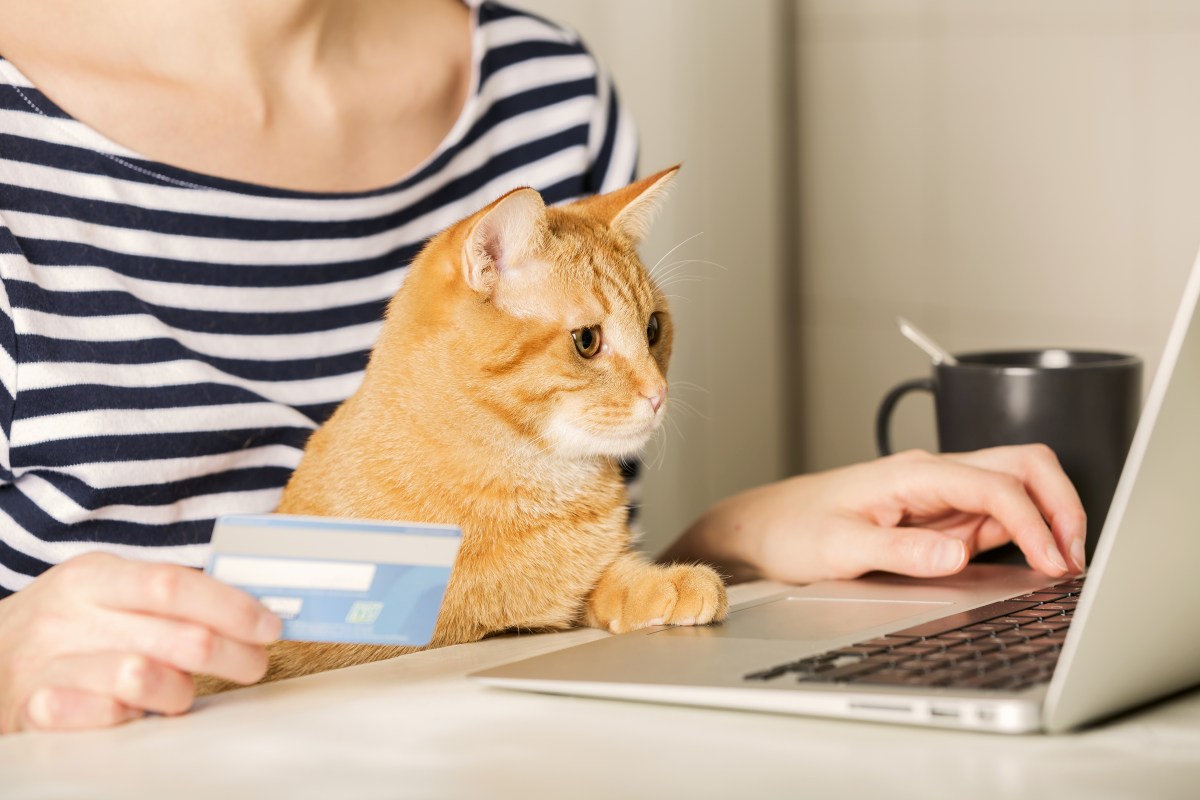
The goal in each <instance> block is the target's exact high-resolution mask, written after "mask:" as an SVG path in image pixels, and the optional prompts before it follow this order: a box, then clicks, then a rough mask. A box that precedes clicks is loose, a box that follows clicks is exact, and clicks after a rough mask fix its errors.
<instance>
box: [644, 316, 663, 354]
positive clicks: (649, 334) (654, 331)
mask: <svg viewBox="0 0 1200 800" xmlns="http://www.w3.org/2000/svg"><path fill="white" fill-rule="evenodd" d="M661 333H662V323H660V322H659V321H658V313H657V312H655V313H654V314H651V315H650V321H649V322H647V323H646V341H647V342H649V343H650V346H651V347H653V346H654V345H656V344H658V337H659V336H660V335H661Z"/></svg>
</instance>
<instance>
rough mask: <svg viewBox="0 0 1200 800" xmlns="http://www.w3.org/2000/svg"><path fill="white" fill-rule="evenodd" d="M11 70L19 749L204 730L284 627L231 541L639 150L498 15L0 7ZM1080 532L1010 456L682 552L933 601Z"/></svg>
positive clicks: (781, 492)
mask: <svg viewBox="0 0 1200 800" xmlns="http://www.w3.org/2000/svg"><path fill="white" fill-rule="evenodd" d="M0 58H2V59H4V60H0V274H2V275H3V287H4V290H5V292H4V296H3V298H0V309H3V311H4V314H3V315H0V384H2V386H3V389H4V392H3V393H0V429H2V430H3V433H4V436H3V442H0V597H2V598H3V599H0V731H12V730H18V729H24V728H78V727H96V726H104V725H111V724H115V723H118V722H121V721H123V720H127V719H131V718H134V717H137V716H139V715H141V714H143V713H145V712H147V711H149V712H160V713H179V712H182V711H184V710H186V709H187V708H188V707H189V706H190V704H191V702H192V698H193V687H192V681H191V677H190V674H191V673H195V672H203V673H208V674H213V675H217V676H220V677H224V678H228V679H230V680H235V681H242V682H252V681H254V680H256V679H257V678H258V677H259V676H261V674H262V671H263V669H264V667H265V653H264V643H266V642H268V641H270V640H272V639H273V638H274V637H276V636H277V635H278V632H279V621H278V619H276V618H275V617H273V616H272V615H270V614H269V613H267V612H266V611H265V610H264V609H262V608H261V607H260V606H259V605H258V604H257V603H256V602H254V601H253V600H252V599H251V598H249V597H248V596H246V595H244V594H242V593H241V592H238V591H236V590H234V589H232V588H230V587H227V586H224V585H222V584H219V583H217V582H215V581H213V580H211V579H209V578H207V577H206V576H204V575H203V574H201V573H198V572H196V571H195V570H193V569H190V568H188V567H189V566H196V565H198V564H199V563H201V560H202V558H203V553H204V548H205V545H206V543H207V539H208V535H209V533H210V531H211V522H212V519H213V517H215V516H216V515H218V514H221V513H233V512H239V511H268V510H270V509H271V508H273V506H274V503H275V500H276V499H277V498H278V494H279V490H280V488H281V487H282V485H283V483H284V482H285V481H286V479H287V476H288V474H289V473H290V471H291V469H292V468H293V467H294V466H295V464H296V463H297V461H298V459H299V453H300V450H301V448H302V447H303V443H304V441H305V439H306V438H307V435H308V433H309V432H311V430H312V429H313V428H314V427H315V426H316V425H317V424H318V423H319V422H320V421H321V420H323V419H324V418H325V417H326V416H327V415H328V414H329V413H330V412H331V411H332V409H333V407H335V406H336V405H337V403H338V402H339V401H340V400H342V399H344V398H345V397H346V396H347V395H348V394H349V393H350V392H351V391H352V390H353V389H354V387H355V385H356V383H357V380H358V378H359V377H360V373H361V369H362V367H363V364H364V358H365V352H366V350H367V349H368V348H369V347H370V344H371V342H372V341H373V338H374V335H375V333H376V332H377V320H378V317H379V313H380V310H381V308H382V306H383V303H384V302H385V301H386V299H387V298H388V297H390V296H391V294H392V293H393V292H394V291H395V289H396V287H397V286H398V285H399V282H400V279H401V277H402V274H403V269H404V267H405V265H406V264H407V262H408V261H409V260H410V259H411V258H412V256H413V255H414V254H415V252H416V249H417V248H418V247H419V246H420V243H421V242H422V241H423V240H424V239H425V238H426V237H428V236H429V235H430V234H432V233H433V232H435V231H437V230H439V229H441V228H442V227H445V226H446V225H447V224H449V223H450V222H452V221H454V220H456V219H458V218H460V217H462V216H465V215H466V214H467V213H470V212H472V211H474V210H475V209H476V208H478V207H481V206H482V205H484V204H485V203H486V202H487V201H489V200H491V199H493V198H494V197H496V196H497V195H499V194H500V193H501V192H503V191H504V190H506V189H508V188H511V187H513V186H516V185H522V184H525V185H532V186H534V187H535V188H537V189H539V190H540V191H541V192H542V193H543V195H544V196H545V197H546V198H547V200H548V201H550V202H555V201H561V200H566V199H569V198H571V197H575V196H579V195H583V194H588V193H594V192H598V191H607V190H609V189H612V188H615V187H617V186H620V185H622V184H624V183H626V182H627V181H628V180H629V179H630V177H631V176H632V174H633V170H634V164H635V144H634V136H633V132H632V128H631V125H630V123H629V121H628V118H627V117H626V115H624V114H623V113H622V112H621V110H620V108H619V106H618V104H617V102H616V98H615V94H614V93H613V91H612V90H611V88H610V87H609V85H608V83H607V81H606V79H605V78H604V76H603V74H602V73H601V71H600V70H599V69H598V68H597V66H596V64H595V62H594V61H593V60H592V59H591V58H590V56H589V55H588V54H587V52H586V51H585V50H584V49H583V47H582V46H581V45H580V44H579V42H578V41H577V39H576V38H575V37H574V36H573V35H572V34H570V33H569V32H566V31H563V30H561V29H559V28H556V27H555V26H553V25H551V24H549V23H545V22H543V21H541V20H537V19H535V18H531V17H528V16H526V15H523V14H520V13H518V12H515V11H513V10H511V9H507V8H505V7H503V6H499V5H493V4H484V5H483V6H480V7H468V6H466V5H463V4H461V3H460V2H457V1H456V0H390V1H389V2H377V1H375V0H336V2H334V1H330V0H290V2H284V0H277V1H276V2H272V3H244V2H240V0H206V2H203V3H199V2H196V3H171V4H162V3H157V2H154V0H114V2H110V3H105V4H95V3H89V2H87V0H37V2H33V1H32V0H0ZM234 420H236V423H234V422H232V421H234ZM232 424H236V425H237V427H236V428H235V429H231V427H230V426H231V425H232ZM1044 520H1045V521H1044ZM1047 521H1048V524H1047ZM1083 533H1084V524H1083V512H1082V509H1081V507H1080V505H1079V501H1078V498H1077V497H1076V496H1075V493H1074V490H1073V489H1072V488H1071V485H1070V483H1069V481H1068V480H1067V479H1066V477H1065V475H1064V474H1063V473H1062V471H1061V469H1059V467H1058V465H1057V463H1056V462H1055V460H1054V457H1053V455H1052V454H1051V453H1050V452H1049V451H1048V450H1046V449H1045V448H1037V447H1030V448H1009V449H1000V450H991V451H983V452H979V453H971V454H963V455H958V456H954V457H935V456H930V455H926V454H906V455H903V456H897V457H892V458H889V459H884V460H881V461H877V462H873V463H870V464H863V465H858V466H854V467H849V468H846V469H842V470H837V471H833V472H828V473H823V474H818V475H811V476H801V477H797V478H792V479H789V480H787V481H784V482H781V483H777V484H773V485H769V486H764V487H760V488H758V489H755V490H752V491H749V492H746V493H744V494H741V495H738V496H736V497H732V498H729V499H727V500H725V501H724V502H722V503H720V504H718V505H717V506H715V507H714V508H713V509H712V510H711V511H710V512H708V513H707V514H705V515H703V516H702V517H701V519H699V520H698V521H697V522H696V523H695V524H694V525H693V526H692V527H691V528H690V529H689V530H688V531H686V532H685V533H684V534H683V535H682V536H681V537H680V539H679V540H678V541H677V542H676V543H675V544H674V545H673V546H672V547H671V548H669V550H668V552H667V553H665V554H664V556H663V557H664V558H666V559H672V560H673V559H703V560H706V561H710V562H713V563H716V564H719V565H720V566H721V567H722V568H723V569H724V570H725V571H726V572H727V573H729V574H732V575H735V576H736V577H753V576H765V577H771V578H776V579H781V580H790V581H809V580H813V579H817V578H825V577H849V576H854V575H859V574H861V573H863V572H866V571H869V570H872V569H885V570H891V571H895V572H901V573H906V574H912V575H920V576H934V575H945V574H950V573H953V572H956V571H958V570H960V569H962V568H963V566H964V565H965V564H966V562H967V560H968V558H969V556H970V555H971V554H972V553H973V552H977V551H979V550H981V549H986V548H989V547H994V546H996V545H998V544H1000V543H1002V542H1005V541H1009V540H1012V541H1015V542H1016V543H1017V544H1018V545H1019V546H1020V547H1021V549H1022V550H1023V551H1024V553H1025V554H1026V556H1027V558H1028V560H1029V562H1030V563H1031V564H1032V565H1033V566H1034V567H1036V568H1038V569H1041V570H1043V571H1044V572H1046V573H1047V574H1050V575H1054V576H1059V575H1064V574H1066V573H1068V572H1071V571H1076V570H1079V569H1082V567H1083V563H1082V561H1083V560H1082V540H1083ZM97 551H99V552H97ZM18 590H19V591H18Z"/></svg>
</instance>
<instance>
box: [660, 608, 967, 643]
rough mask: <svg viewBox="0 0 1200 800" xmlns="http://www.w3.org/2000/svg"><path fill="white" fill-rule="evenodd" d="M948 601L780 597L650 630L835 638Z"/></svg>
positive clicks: (702, 634) (741, 636)
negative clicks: (698, 621)
mask: <svg viewBox="0 0 1200 800" xmlns="http://www.w3.org/2000/svg"><path fill="white" fill-rule="evenodd" d="M949 605H951V604H950V603H947V602H938V601H932V602H930V601H912V600H857V599H855V600H849V599H847V600H839V599H833V598H824V597H783V598H780V599H779V600H774V601H772V602H769V603H764V604H762V605H758V606H752V607H750V608H746V609H742V610H739V611H734V612H733V613H731V614H730V615H729V618H728V619H727V620H726V621H725V622H724V623H723V624H720V625H705V626H701V627H681V628H667V629H665V630H662V631H659V632H657V633H655V634H654V635H655V636H688V637H703V638H708V637H720V638H729V637H732V638H735V639H788V640H800V641H804V640H820V639H836V638H838V637H840V636H846V635H848V634H852V633H857V632H866V631H869V630H870V629H871V628H875V627H878V626H880V625H886V624H888V623H890V622H895V621H897V620H901V619H904V618H906V617H915V616H918V615H923V614H928V613H929V612H930V611H933V610H935V609H937V608H938V607H939V606H940V607H945V606H949Z"/></svg>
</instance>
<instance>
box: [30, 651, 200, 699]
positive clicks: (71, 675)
mask: <svg viewBox="0 0 1200 800" xmlns="http://www.w3.org/2000/svg"><path fill="white" fill-rule="evenodd" d="M39 682H40V683H41V684H42V686H43V687H47V688H49V689H50V690H52V691H55V692H59V691H61V692H81V693H84V694H87V695H97V696H103V697H109V698H111V699H113V700H114V701H116V702H117V703H118V704H119V705H121V706H124V707H126V708H128V709H131V710H133V711H139V712H140V711H152V712H155V713H158V714H182V713H183V712H184V711H187V710H188V708H190V707H191V705H192V700H193V699H194V698H195V687H194V685H193V683H192V678H191V676H190V675H187V674H186V673H184V672H180V671H179V670H178V669H175V668H173V667H171V666H170V665H167V664H163V663H162V662H160V661H156V660H154V659H153V658H149V657H147V656H145V655H142V654H140V653H118V652H112V653H79V654H71V655H64V656H59V657H58V658H56V659H54V660H52V661H51V662H50V663H49V664H47V665H46V668H45V669H44V670H43V671H42V675H41V676H40V680H39ZM43 691H46V689H45V688H43V689H39V690H38V692H43ZM38 692H35V693H34V694H35V695H36V694H37V693H38ZM31 700H32V698H31ZM81 702H82V701H81Z"/></svg>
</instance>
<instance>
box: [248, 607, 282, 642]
mask: <svg viewBox="0 0 1200 800" xmlns="http://www.w3.org/2000/svg"><path fill="white" fill-rule="evenodd" d="M281 633H283V620H281V619H279V617H277V616H275V615H274V614H270V613H267V614H261V615H259V617H258V627H256V628H255V629H254V635H255V636H256V637H258V641H260V642H264V643H266V642H273V641H275V640H276V639H278V638H279V634H281Z"/></svg>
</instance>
